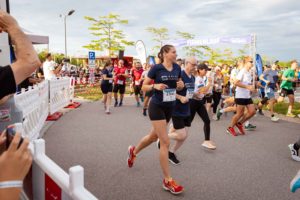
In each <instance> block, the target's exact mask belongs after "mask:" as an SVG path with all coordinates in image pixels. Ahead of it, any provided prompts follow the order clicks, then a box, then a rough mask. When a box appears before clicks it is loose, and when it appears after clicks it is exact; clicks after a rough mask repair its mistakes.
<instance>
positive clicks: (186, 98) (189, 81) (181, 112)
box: [169, 58, 197, 165]
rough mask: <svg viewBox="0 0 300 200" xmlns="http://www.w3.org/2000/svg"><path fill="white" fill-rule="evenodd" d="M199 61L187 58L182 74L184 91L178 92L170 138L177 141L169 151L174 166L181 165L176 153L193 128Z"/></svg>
mask: <svg viewBox="0 0 300 200" xmlns="http://www.w3.org/2000/svg"><path fill="white" fill-rule="evenodd" d="M196 66H197V60H196V59H195V58H187V59H186V61H185V68H184V70H183V71H182V72H181V79H182V81H183V83H184V88H183V90H181V91H179V92H177V95H176V99H177V100H176V106H175V109H174V111H173V114H172V121H173V128H171V129H170V130H169V138H170V139H172V140H175V143H174V145H172V146H171V147H170V150H169V161H170V162H171V163H172V164H174V165H178V164H180V161H179V160H178V159H177V156H176V155H175V152H176V151H177V150H178V149H179V148H180V147H181V146H182V144H183V143H184V141H185V140H186V138H187V136H188V129H189V127H191V118H190V114H191V112H190V99H192V98H193V96H194V88H195V77H194V76H193V75H192V74H193V73H194V72H195V69H196V68H195V67H196Z"/></svg>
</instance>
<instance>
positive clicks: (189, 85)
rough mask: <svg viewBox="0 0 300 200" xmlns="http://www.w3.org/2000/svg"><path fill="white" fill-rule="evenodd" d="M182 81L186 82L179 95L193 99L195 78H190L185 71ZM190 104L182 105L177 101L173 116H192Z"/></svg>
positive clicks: (182, 73)
mask: <svg viewBox="0 0 300 200" xmlns="http://www.w3.org/2000/svg"><path fill="white" fill-rule="evenodd" d="M181 79H182V81H183V82H184V88H183V89H182V90H181V91H178V92H177V94H178V95H181V96H186V97H188V98H189V99H192V98H193V94H194V89H195V77H194V76H191V77H189V76H188V75H187V74H186V73H185V71H182V72H181ZM190 113H191V111H190V102H187V103H185V104H183V103H181V101H179V100H178V99H176V106H175V108H174V111H173V116H176V117H187V116H190Z"/></svg>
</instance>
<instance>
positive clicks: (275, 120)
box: [271, 115, 279, 122]
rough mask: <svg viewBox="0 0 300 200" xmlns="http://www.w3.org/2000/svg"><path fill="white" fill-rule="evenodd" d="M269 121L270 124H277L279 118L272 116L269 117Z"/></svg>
mask: <svg viewBox="0 0 300 200" xmlns="http://www.w3.org/2000/svg"><path fill="white" fill-rule="evenodd" d="M271 121H272V122H278V121H279V118H278V117H276V116H275V115H274V116H273V117H271Z"/></svg>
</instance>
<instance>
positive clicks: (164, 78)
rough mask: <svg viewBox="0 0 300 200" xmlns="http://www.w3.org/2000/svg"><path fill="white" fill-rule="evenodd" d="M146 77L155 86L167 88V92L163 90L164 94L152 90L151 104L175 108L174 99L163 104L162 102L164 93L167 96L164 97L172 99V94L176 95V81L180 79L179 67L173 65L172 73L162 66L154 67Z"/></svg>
mask: <svg viewBox="0 0 300 200" xmlns="http://www.w3.org/2000/svg"><path fill="white" fill-rule="evenodd" d="M148 77H149V78H150V79H152V80H154V83H155V84H160V83H162V84H165V85H167V86H168V88H167V90H165V91H164V92H163V91H159V90H154V94H153V96H152V99H151V102H152V103H155V104H158V105H163V106H175V102H176V99H174V100H173V101H165V102H164V101H163V99H164V95H165V94H166V93H167V94H169V95H165V97H166V96H167V97H170V95H171V96H172V97H173V94H174V92H175V95H176V87H177V81H179V78H180V77H181V68H180V66H179V65H177V64H176V63H173V69H172V71H168V70H167V69H166V68H165V67H164V66H163V65H162V64H158V65H154V66H153V67H152V68H151V69H150V71H149V72H148ZM167 97H166V98H167ZM166 98H165V99H166Z"/></svg>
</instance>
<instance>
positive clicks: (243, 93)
mask: <svg viewBox="0 0 300 200" xmlns="http://www.w3.org/2000/svg"><path fill="white" fill-rule="evenodd" d="M252 67H253V60H252V58H251V57H249V56H247V57H245V58H244V67H243V68H242V69H241V70H240V71H239V73H238V74H237V76H236V80H235V82H234V84H235V86H236V90H235V103H236V114H235V115H234V116H233V117H232V120H231V123H230V125H229V127H228V128H227V132H228V133H229V134H231V135H232V136H237V135H238V134H237V133H236V131H235V129H234V127H235V126H236V127H237V128H238V130H239V134H241V135H245V130H244V126H243V124H244V122H246V121H247V120H248V119H250V118H251V117H253V116H254V115H255V113H256V111H255V106H254V104H253V101H252V99H251V92H255V86H253V77H252V73H251V69H252ZM245 108H246V109H247V110H248V112H247V114H246V115H245V114H244V113H245Z"/></svg>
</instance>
